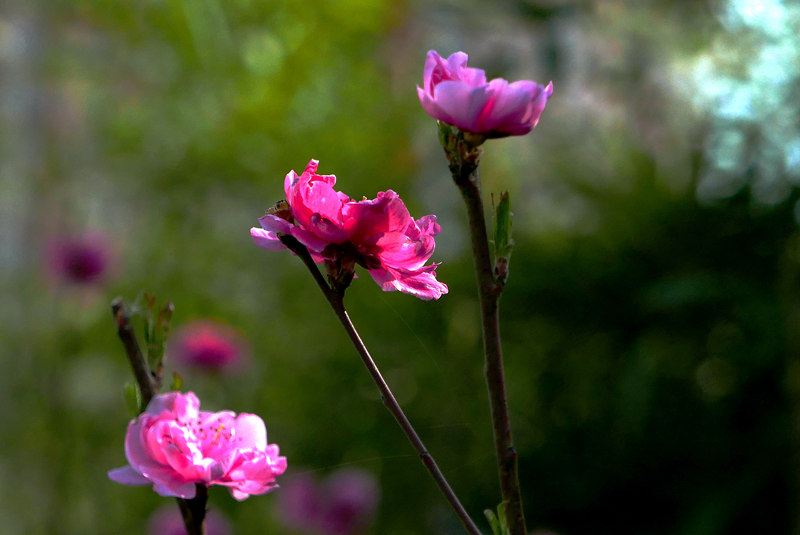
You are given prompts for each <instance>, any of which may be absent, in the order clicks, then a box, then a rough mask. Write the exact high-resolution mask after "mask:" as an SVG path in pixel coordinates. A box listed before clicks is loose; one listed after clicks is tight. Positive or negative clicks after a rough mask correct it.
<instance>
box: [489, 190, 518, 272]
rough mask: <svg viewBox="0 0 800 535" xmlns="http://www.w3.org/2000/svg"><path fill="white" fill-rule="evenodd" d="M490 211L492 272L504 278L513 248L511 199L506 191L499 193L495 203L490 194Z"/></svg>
mask: <svg viewBox="0 0 800 535" xmlns="http://www.w3.org/2000/svg"><path fill="white" fill-rule="evenodd" d="M492 211H493V216H494V241H493V242H492V245H493V246H494V272H495V276H496V277H499V278H501V279H505V278H506V276H507V275H508V261H509V259H510V258H511V250H512V249H513V248H514V240H512V239H511V216H512V215H513V214H512V213H511V200H510V199H509V194H508V191H504V192H502V193H501V194H500V200H499V201H498V203H497V205H495V204H494V196H492Z"/></svg>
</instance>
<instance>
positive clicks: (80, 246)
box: [47, 231, 113, 285]
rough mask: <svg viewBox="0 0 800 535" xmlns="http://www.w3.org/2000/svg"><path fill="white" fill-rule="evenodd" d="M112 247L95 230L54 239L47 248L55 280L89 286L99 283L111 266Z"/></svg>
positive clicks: (50, 268) (49, 263)
mask: <svg viewBox="0 0 800 535" xmlns="http://www.w3.org/2000/svg"><path fill="white" fill-rule="evenodd" d="M112 256H113V255H112V251H111V246H110V244H109V243H108V240H107V239H106V237H105V236H104V235H103V234H101V233H99V232H96V231H92V232H88V233H85V234H74V235H67V236H59V237H57V238H53V239H52V240H51V241H50V243H49V245H48V247H47V264H48V268H49V270H50V273H51V274H52V275H53V277H54V278H55V279H56V280H59V281H63V282H66V283H69V284H80V285H89V284H95V283H98V282H101V281H102V279H103V278H104V276H106V275H107V274H108V271H109V269H110V268H111V260H112Z"/></svg>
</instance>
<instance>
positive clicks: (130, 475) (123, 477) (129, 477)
mask: <svg viewBox="0 0 800 535" xmlns="http://www.w3.org/2000/svg"><path fill="white" fill-rule="evenodd" d="M108 477H109V479H111V480H112V481H116V482H117V483H122V484H123V485H133V486H139V485H150V484H152V483H153V482H152V481H150V480H149V479H147V478H146V477H144V476H143V475H142V474H140V473H139V472H137V471H136V470H134V469H133V468H131V467H130V466H123V467H122V468H116V469H114V470H109V472H108Z"/></svg>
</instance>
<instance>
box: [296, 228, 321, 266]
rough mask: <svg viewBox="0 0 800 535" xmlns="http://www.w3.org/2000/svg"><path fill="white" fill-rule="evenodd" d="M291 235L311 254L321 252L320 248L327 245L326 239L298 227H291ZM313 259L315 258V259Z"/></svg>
mask: <svg viewBox="0 0 800 535" xmlns="http://www.w3.org/2000/svg"><path fill="white" fill-rule="evenodd" d="M292 236H294V237H295V238H297V241H299V242H300V243H302V244H303V245H305V246H306V247H308V250H309V251H310V252H311V255H312V256H313V255H314V253H321V252H322V250H323V249H325V248H326V247H327V246H328V242H327V241H325V240H323V239H322V238H319V237H317V236H315V235H314V234H312V233H311V232H309V231H307V230H305V229H303V228H300V227H292ZM315 261H317V260H316V259H315Z"/></svg>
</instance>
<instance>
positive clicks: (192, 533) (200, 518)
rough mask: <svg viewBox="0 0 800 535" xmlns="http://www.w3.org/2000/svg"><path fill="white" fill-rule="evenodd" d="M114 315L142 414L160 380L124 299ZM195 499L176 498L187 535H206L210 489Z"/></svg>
mask: <svg viewBox="0 0 800 535" xmlns="http://www.w3.org/2000/svg"><path fill="white" fill-rule="evenodd" d="M111 313H112V314H113V315H114V322H115V323H116V324H117V335H118V336H119V338H120V340H122V345H124V346H125V353H126V354H127V355H128V361H129V362H130V363H131V368H133V375H134V376H135V377H136V384H138V385H139V392H141V395H142V406H141V407H140V408H139V410H140V411H142V410H143V409H144V408H145V407H147V405H148V404H149V403H150V400H152V399H153V398H154V397H155V396H156V395H158V386H157V385H158V383H159V382H160V381H157V378H156V377H154V376H153V374H152V373H151V372H150V368H149V366H148V365H147V359H145V358H144V355H143V354H142V350H141V348H140V347H139V342H138V340H137V339H136V333H135V332H134V331H133V325H132V324H131V317H130V315H129V314H128V310H127V309H126V308H125V302H124V301H123V300H122V297H117V298H116V299H114V300H113V301H112V302H111ZM195 487H196V494H195V497H194V498H192V499H189V500H186V499H183V498H177V501H178V507H179V508H180V510H181V516H182V517H183V522H184V525H185V526H186V531H187V533H188V535H204V534H205V522H204V520H205V515H206V503H207V501H208V489H207V488H206V486H205V485H203V484H202V483H198V484H197V485H196V486H195Z"/></svg>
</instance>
